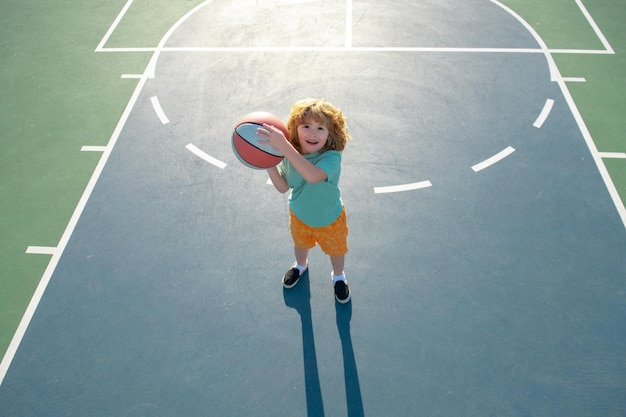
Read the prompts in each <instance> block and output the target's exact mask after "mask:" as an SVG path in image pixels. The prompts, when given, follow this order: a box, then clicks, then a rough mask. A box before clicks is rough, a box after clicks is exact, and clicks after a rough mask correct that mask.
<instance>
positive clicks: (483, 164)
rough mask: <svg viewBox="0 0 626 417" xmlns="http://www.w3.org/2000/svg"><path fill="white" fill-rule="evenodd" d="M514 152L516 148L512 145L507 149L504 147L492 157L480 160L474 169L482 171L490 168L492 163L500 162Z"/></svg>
mask: <svg viewBox="0 0 626 417" xmlns="http://www.w3.org/2000/svg"><path fill="white" fill-rule="evenodd" d="M513 152H515V148H513V147H512V146H509V147H507V148H506V149H503V150H502V151H500V152H498V153H497V154H495V155H494V156H492V157H491V158H488V159H485V160H484V161H483V162H480V163H478V164H476V165H474V166H473V167H472V169H473V170H474V172H478V171H482V170H483V169H485V168H489V167H490V166H491V165H494V164H496V163H498V162H500V161H501V160H503V159H504V158H506V157H507V156H509V155H511V154H512V153H513Z"/></svg>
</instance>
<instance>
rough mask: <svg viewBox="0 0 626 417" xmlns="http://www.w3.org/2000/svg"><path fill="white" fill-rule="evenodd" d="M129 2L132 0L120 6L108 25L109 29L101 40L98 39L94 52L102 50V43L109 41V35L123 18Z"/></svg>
mask: <svg viewBox="0 0 626 417" xmlns="http://www.w3.org/2000/svg"><path fill="white" fill-rule="evenodd" d="M131 4H133V0H128V1H127V2H126V4H125V5H124V7H122V10H121V11H120V13H119V14H118V15H117V17H116V18H115V20H114V21H113V23H112V24H111V27H109V30H107V33H106V34H105V35H104V37H103V38H102V40H101V41H100V43H99V44H98V46H97V47H96V52H99V51H102V50H103V48H104V45H106V43H107V42H108V41H109V38H110V37H111V35H112V34H113V32H114V31H115V29H116V28H117V25H119V24H120V22H121V21H122V19H123V18H124V15H125V14H126V12H127V11H128V9H129V8H130V6H131Z"/></svg>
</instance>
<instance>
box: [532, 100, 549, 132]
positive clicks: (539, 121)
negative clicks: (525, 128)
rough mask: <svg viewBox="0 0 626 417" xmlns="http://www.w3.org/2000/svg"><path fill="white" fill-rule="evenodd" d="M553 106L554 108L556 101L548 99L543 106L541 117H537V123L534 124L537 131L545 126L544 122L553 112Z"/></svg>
mask: <svg viewBox="0 0 626 417" xmlns="http://www.w3.org/2000/svg"><path fill="white" fill-rule="evenodd" d="M552 106H554V100H552V99H551V98H549V99H547V100H546V103H545V104H544V105H543V109H542V110H541V113H540V114H539V117H537V120H535V123H533V126H535V127H536V128H537V129H539V128H540V127H541V126H543V124H544V122H545V121H546V119H547V118H548V116H549V115H550V112H551V111H552Z"/></svg>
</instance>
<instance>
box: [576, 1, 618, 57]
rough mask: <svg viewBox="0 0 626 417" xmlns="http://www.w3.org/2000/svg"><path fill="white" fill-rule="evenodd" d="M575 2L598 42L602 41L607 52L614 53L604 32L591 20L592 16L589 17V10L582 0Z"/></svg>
mask: <svg viewBox="0 0 626 417" xmlns="http://www.w3.org/2000/svg"><path fill="white" fill-rule="evenodd" d="M576 4H577V5H578V7H579V8H580V11H581V12H582V13H583V15H584V16H585V18H586V19H587V22H589V25H591V27H592V28H593V30H594V32H596V36H597V37H598V38H599V39H600V42H602V46H604V49H606V50H607V52H609V53H611V54H614V53H615V51H614V50H613V48H611V45H610V44H609V41H608V40H607V39H606V38H605V37H604V34H603V33H602V31H601V30H600V28H599V27H598V25H597V24H596V22H595V21H594V20H593V17H591V14H589V11H587V8H586V7H585V5H584V4H583V2H582V1H581V0H576Z"/></svg>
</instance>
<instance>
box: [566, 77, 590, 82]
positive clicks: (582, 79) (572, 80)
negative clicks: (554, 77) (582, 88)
mask: <svg viewBox="0 0 626 417" xmlns="http://www.w3.org/2000/svg"><path fill="white" fill-rule="evenodd" d="M563 81H565V82H566V83H586V82H587V80H586V79H585V78H584V77H563Z"/></svg>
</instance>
